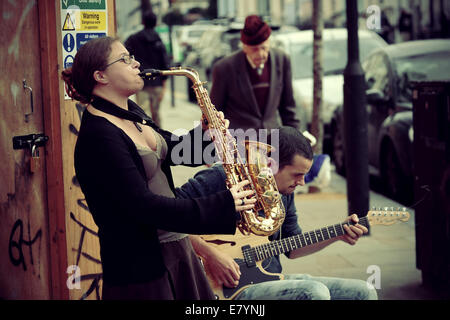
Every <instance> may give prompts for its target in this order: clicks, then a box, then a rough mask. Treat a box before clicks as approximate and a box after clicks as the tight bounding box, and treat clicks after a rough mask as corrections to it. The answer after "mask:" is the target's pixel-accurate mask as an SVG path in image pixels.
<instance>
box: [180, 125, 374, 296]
mask: <svg viewBox="0 0 450 320" xmlns="http://www.w3.org/2000/svg"><path fill="white" fill-rule="evenodd" d="M269 143H270V140H269ZM272 144H273V143H272ZM278 147H279V161H278V163H277V165H278V167H279V168H278V170H274V172H275V175H274V177H275V181H276V183H277V186H278V189H279V191H280V192H281V193H282V194H283V196H282V201H283V204H284V207H285V209H286V218H285V220H284V223H283V225H282V227H281V229H280V230H278V231H277V232H276V233H275V234H273V235H272V236H270V237H269V240H270V241H275V240H277V239H286V238H289V237H294V236H298V235H301V234H302V230H301V228H300V226H299V225H298V217H297V213H296V208H295V203H294V190H295V188H296V186H297V185H304V184H305V181H304V178H305V175H306V174H307V173H308V171H309V170H310V168H311V166H312V163H313V152H312V149H311V146H310V144H309V141H308V140H307V139H306V138H305V137H304V136H303V135H302V134H301V133H300V132H299V131H298V130H296V129H294V128H291V127H282V128H280V129H279V143H278ZM225 188H226V185H225V174H224V171H223V169H222V167H221V165H214V166H213V167H211V168H209V169H206V170H203V171H201V172H199V173H197V175H196V176H195V177H194V179H191V180H190V181H189V182H187V183H186V184H184V185H183V186H182V187H180V188H178V190H177V193H178V196H180V197H191V198H195V197H202V196H205V195H207V194H209V193H212V192H217V191H218V190H222V189H225ZM347 222H348V223H344V224H342V225H339V226H342V229H341V232H340V233H339V231H338V232H337V234H335V233H334V231H333V233H330V234H328V233H327V234H328V236H327V237H325V239H322V238H321V236H318V238H316V237H315V236H314V234H313V235H312V236H313V238H314V239H313V240H311V239H309V238H308V236H307V238H306V240H305V241H306V242H307V243H306V245H305V246H302V247H301V248H297V249H293V250H291V251H288V252H286V250H284V252H285V253H286V255H287V256H288V257H289V258H290V259H295V258H298V257H302V256H306V255H309V254H312V253H314V252H317V251H319V250H321V249H323V248H324V247H326V246H328V245H330V244H331V243H333V242H336V241H337V240H342V241H345V242H347V243H349V244H350V245H354V244H355V243H356V242H357V240H358V239H359V238H360V237H361V236H362V235H363V234H364V233H367V232H368V229H367V228H366V227H365V226H363V225H361V224H359V223H358V217H357V215H355V214H354V215H352V216H350V217H349V218H348V220H347ZM350 222H351V223H350ZM333 230H334V229H333ZM325 231H326V230H325ZM236 236H238V234H236ZM255 237H256V236H255ZM255 237H253V238H255ZM190 238H191V242H192V245H193V247H194V249H195V251H196V253H197V254H198V255H199V256H200V257H201V259H202V261H203V264H204V267H205V271H206V273H207V275H208V278H209V280H210V283H211V285H212V287H213V290H214V291H215V292H216V291H220V294H216V295H217V296H218V298H219V297H220V298H225V299H243V300H263V299H266V300H267V299H268V300H328V299H340V300H343V299H347V300H349V299H357V300H376V299H377V298H378V297H377V292H376V290H375V289H374V288H372V289H369V288H368V286H367V283H366V282H365V281H363V280H357V279H341V278H330V277H313V276H311V275H308V274H289V275H282V274H281V271H282V267H281V264H280V259H279V255H277V254H271V253H270V254H269V255H268V256H271V257H270V258H267V259H265V260H264V261H262V263H261V264H260V265H259V267H260V269H261V270H258V268H248V267H247V265H245V264H241V263H240V262H239V261H238V260H237V259H233V257H232V256H230V255H229V254H227V253H226V252H224V251H223V250H221V249H220V245H221V244H226V243H227V242H228V243H231V242H232V241H226V240H225V241H224V240H223V239H222V240H221V239H212V240H211V239H210V240H205V237H202V236H197V235H191V236H190ZM241 238H242V237H241ZM256 238H262V237H256ZM227 239H230V238H229V236H228V238H227ZM244 239H245V237H244ZM249 239H250V238H249ZM314 240H315V241H314ZM252 270H253V271H252ZM255 270H256V271H257V273H255V272H254V271H255ZM250 272H253V274H254V275H251V274H250ZM244 273H245V274H244ZM247 273H249V274H247ZM248 277H254V279H247V278H248ZM273 280H275V281H273ZM245 281H246V283H243V282H245ZM227 288H231V289H227ZM233 288H234V289H233ZM218 289H222V290H223V292H222V290H218ZM227 290H231V291H229V293H227V292H226V291H227Z"/></svg>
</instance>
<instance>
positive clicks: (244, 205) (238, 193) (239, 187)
mask: <svg viewBox="0 0 450 320" xmlns="http://www.w3.org/2000/svg"><path fill="white" fill-rule="evenodd" d="M249 183H250V181H248V180H243V181H241V182H239V183H238V184H236V185H234V186H232V187H231V188H230V191H231V194H232V195H233V198H234V205H235V206H236V211H242V210H249V209H253V207H254V206H255V203H256V198H251V196H253V195H254V194H255V192H254V191H253V190H244V189H243V187H244V186H246V185H248V184H249Z"/></svg>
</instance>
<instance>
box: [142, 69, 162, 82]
mask: <svg viewBox="0 0 450 320" xmlns="http://www.w3.org/2000/svg"><path fill="white" fill-rule="evenodd" d="M139 76H140V77H141V78H144V79H149V80H150V79H154V78H156V77H159V76H161V71H160V70H157V69H145V70H144V71H142V72H140V73H139Z"/></svg>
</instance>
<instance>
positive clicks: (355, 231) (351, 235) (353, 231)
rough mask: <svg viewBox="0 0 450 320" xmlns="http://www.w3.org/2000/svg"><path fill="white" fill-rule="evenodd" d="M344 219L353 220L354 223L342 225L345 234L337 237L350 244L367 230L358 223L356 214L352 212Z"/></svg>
mask: <svg viewBox="0 0 450 320" xmlns="http://www.w3.org/2000/svg"><path fill="white" fill-rule="evenodd" d="M345 221H353V222H354V223H356V224H355V225H350V226H348V225H344V230H345V232H346V233H345V234H344V235H342V236H340V237H339V238H340V239H341V240H342V241H345V242H347V243H348V244H350V245H354V244H356V241H358V239H359V238H360V237H361V236H362V235H363V234H365V233H367V232H369V230H367V228H366V227H364V226H362V225H360V224H359V223H358V221H359V219H358V216H357V215H356V214H352V215H351V216H350V217H348V218H347V220H345Z"/></svg>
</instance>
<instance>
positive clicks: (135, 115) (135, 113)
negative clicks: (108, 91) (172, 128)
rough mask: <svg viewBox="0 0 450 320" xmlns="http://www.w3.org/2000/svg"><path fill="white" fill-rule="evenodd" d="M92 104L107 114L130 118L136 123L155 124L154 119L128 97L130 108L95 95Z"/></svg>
mask: <svg viewBox="0 0 450 320" xmlns="http://www.w3.org/2000/svg"><path fill="white" fill-rule="evenodd" d="M91 105H92V106H93V107H94V108H95V109H98V110H100V111H103V112H105V113H107V114H110V115H113V116H116V117H118V118H121V119H125V120H130V121H132V122H135V123H140V124H143V125H148V126H154V125H155V124H154V123H153V121H152V119H150V118H149V117H148V116H147V115H145V113H144V112H143V111H142V110H140V108H139V106H138V105H137V104H135V103H134V102H133V101H132V100H130V99H128V110H125V109H123V108H120V107H118V106H116V105H115V104H114V103H112V102H109V101H107V100H105V99H103V98H100V97H97V96H95V97H94V99H93V100H92V102H91Z"/></svg>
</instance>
